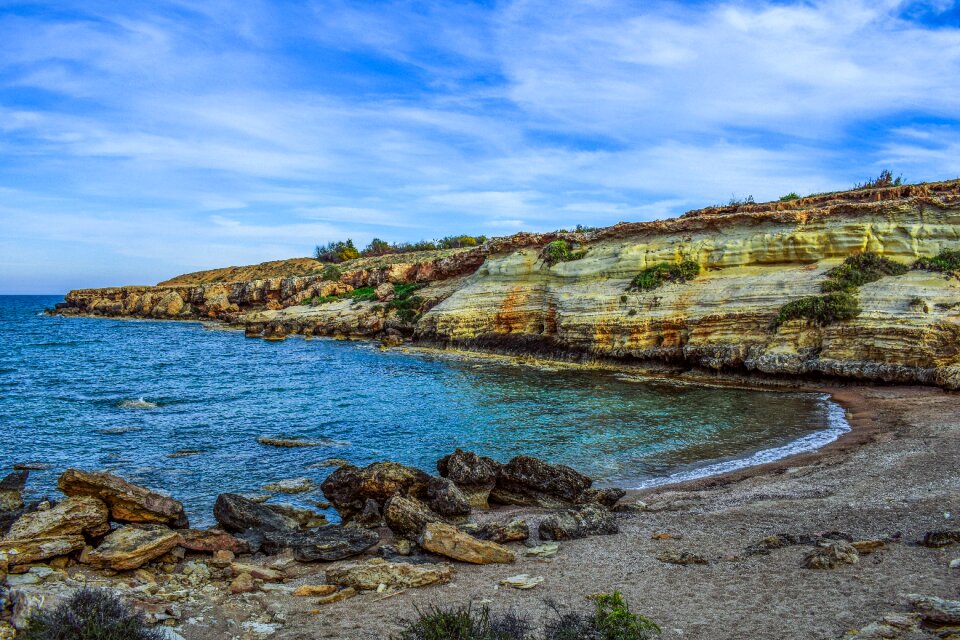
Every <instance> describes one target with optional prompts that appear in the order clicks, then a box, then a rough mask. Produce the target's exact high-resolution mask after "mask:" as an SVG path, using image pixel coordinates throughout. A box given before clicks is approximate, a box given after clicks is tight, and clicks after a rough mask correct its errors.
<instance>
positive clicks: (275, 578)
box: [230, 562, 287, 582]
mask: <svg viewBox="0 0 960 640" xmlns="http://www.w3.org/2000/svg"><path fill="white" fill-rule="evenodd" d="M230 571H231V573H233V575H235V576H242V575H249V576H251V577H253V578H256V579H257V580H263V581H264V582H283V581H284V580H286V579H287V574H286V573H284V572H283V571H280V570H279V569H274V568H273V567H265V566H263V565H259V564H250V563H247V562H231V563H230Z"/></svg>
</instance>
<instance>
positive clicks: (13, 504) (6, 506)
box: [0, 470, 30, 513]
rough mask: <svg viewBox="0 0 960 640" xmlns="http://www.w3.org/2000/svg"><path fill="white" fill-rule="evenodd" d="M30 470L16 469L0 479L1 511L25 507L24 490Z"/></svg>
mask: <svg viewBox="0 0 960 640" xmlns="http://www.w3.org/2000/svg"><path fill="white" fill-rule="evenodd" d="M29 475H30V472H29V471H26V470H24V471H14V472H13V473H10V474H7V476H6V477H4V479H3V480H0V513H2V512H10V511H18V510H20V509H22V508H23V490H24V488H25V487H26V486H27V477H28V476H29Z"/></svg>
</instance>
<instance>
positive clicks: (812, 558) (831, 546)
mask: <svg viewBox="0 0 960 640" xmlns="http://www.w3.org/2000/svg"><path fill="white" fill-rule="evenodd" d="M859 561H860V556H859V554H858V553H857V550H856V549H855V548H854V547H853V545H851V544H850V543H849V542H844V541H836V542H830V543H827V544H825V545H823V546H818V547H817V548H816V549H814V550H813V551H811V552H810V553H808V554H807V557H806V558H804V561H803V563H804V566H805V567H806V568H808V569H836V568H837V567H839V566H840V565H843V564H857V562H859Z"/></svg>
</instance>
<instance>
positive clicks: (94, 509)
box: [6, 496, 110, 539]
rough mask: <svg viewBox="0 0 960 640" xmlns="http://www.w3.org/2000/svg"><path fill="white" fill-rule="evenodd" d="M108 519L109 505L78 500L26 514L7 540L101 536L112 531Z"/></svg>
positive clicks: (69, 499) (96, 500) (90, 499)
mask: <svg viewBox="0 0 960 640" xmlns="http://www.w3.org/2000/svg"><path fill="white" fill-rule="evenodd" d="M108 515H109V514H108V511H107V505H106V504H104V503H103V501H102V500H100V499H98V498H93V497H91V496H75V497H72V498H67V499H66V500H64V501H62V502H60V503H58V504H57V505H56V506H54V507H52V508H50V509H46V510H43V511H32V512H30V513H26V514H24V515H23V516H21V517H20V518H19V519H18V520H17V521H16V522H14V523H13V526H11V527H10V531H9V532H8V533H7V536H6V537H8V538H11V539H18V538H19V539H29V538H46V537H57V536H75V535H81V534H86V535H88V536H90V537H97V536H102V535H105V534H106V533H107V532H109V531H110V523H109V522H108Z"/></svg>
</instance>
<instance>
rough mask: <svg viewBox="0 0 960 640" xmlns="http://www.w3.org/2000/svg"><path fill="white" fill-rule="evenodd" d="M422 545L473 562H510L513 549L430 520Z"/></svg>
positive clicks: (440, 553)
mask: <svg viewBox="0 0 960 640" xmlns="http://www.w3.org/2000/svg"><path fill="white" fill-rule="evenodd" d="M419 542H420V546H421V547H423V548H424V549H426V550H427V551H432V552H433V553H436V554H439V555H442V556H446V557H448V558H453V559H454V560H460V561H461V562H470V563H473V564H493V563H510V562H513V561H514V560H516V556H515V555H514V553H513V551H511V550H510V549H507V548H506V547H504V546H503V545H500V544H497V543H496V542H489V541H486V540H477V539H476V538H474V537H473V536H471V535H469V534H466V533H463V532H462V531H460V530H459V529H457V528H456V527H454V526H451V525H449V524H444V523H441V522H430V523H428V524H427V525H426V527H424V530H423V535H422V536H421V537H420V540H419Z"/></svg>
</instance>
